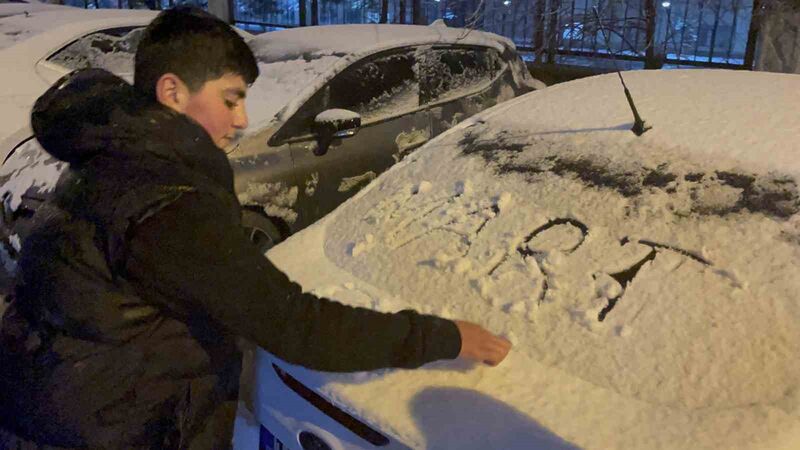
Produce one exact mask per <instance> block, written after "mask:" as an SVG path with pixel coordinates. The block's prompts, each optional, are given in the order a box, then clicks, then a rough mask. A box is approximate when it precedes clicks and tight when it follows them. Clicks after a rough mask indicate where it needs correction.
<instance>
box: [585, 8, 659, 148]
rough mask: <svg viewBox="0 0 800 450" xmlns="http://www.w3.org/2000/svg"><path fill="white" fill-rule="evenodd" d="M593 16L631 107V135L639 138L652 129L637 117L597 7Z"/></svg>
mask: <svg viewBox="0 0 800 450" xmlns="http://www.w3.org/2000/svg"><path fill="white" fill-rule="evenodd" d="M592 9H594V15H595V17H597V24H598V26H599V27H600V32H601V33H603V39H605V41H606V49H607V50H608V52H609V53H610V54H611V61H612V62H613V63H614V68H615V69H616V70H617V75H619V81H621V82H622V88H623V89H624V90H625V98H627V99H628V105H630V107H631V111H633V128H631V131H633V134H635V135H636V136H641V135H643V134H644V133H645V131H647V130H649V129H651V128H653V127H651V126H647V125H645V121H644V120H642V117H641V116H640V115H639V111H638V110H637V109H636V105H635V104H634V103H633V96H632V95H631V91H630V90H628V86H627V85H626V84H625V80H624V79H623V78H622V70H620V68H619V66H618V65H617V55H616V54H615V53H614V52H613V51H612V50H611V39H610V37H609V36H608V34H606V30H605V27H604V26H603V20H602V19H601V18H600V12H598V11H597V6H593V7H592Z"/></svg>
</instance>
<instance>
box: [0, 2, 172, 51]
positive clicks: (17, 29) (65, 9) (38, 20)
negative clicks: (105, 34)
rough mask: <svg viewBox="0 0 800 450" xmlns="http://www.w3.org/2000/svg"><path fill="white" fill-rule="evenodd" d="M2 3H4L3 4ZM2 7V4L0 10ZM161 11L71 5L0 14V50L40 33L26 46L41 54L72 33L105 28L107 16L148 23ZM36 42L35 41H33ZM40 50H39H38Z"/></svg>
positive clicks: (135, 22)
mask: <svg viewBox="0 0 800 450" xmlns="http://www.w3.org/2000/svg"><path fill="white" fill-rule="evenodd" d="M0 6H2V5H0ZM1 13H2V8H0V14H1ZM157 14H158V11H150V10H129V9H82V8H74V7H69V6H57V7H56V8H44V9H41V10H34V11H31V12H30V13H29V14H27V15H25V14H24V13H23V14H15V15H11V16H8V17H0V50H3V49H7V48H9V47H11V46H13V45H15V44H18V43H20V42H23V41H27V40H29V39H31V38H33V37H39V39H38V42H37V43H36V45H32V46H30V47H28V48H26V51H27V52H31V51H33V52H34V53H33V54H32V55H31V57H36V56H38V57H41V56H42V55H41V54H40V53H41V51H48V50H50V49H51V48H50V47H51V46H52V45H53V44H56V45H57V44H59V43H62V42H65V41H66V42H69V40H70V39H71V38H74V37H73V36H75V37H77V36H79V35H81V34H82V33H84V32H86V33H89V32H91V31H93V30H95V29H102V28H105V26H104V25H103V21H104V20H109V21H110V22H109V24H110V25H112V26H116V22H117V21H119V20H124V19H129V20H132V21H133V23H134V24H139V23H142V24H147V22H148V21H149V20H152V19H153V18H155V16H156V15H157ZM32 44H33V43H32ZM37 49H38V50H40V51H39V52H36V50H37Z"/></svg>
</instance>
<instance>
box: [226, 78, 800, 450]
mask: <svg viewBox="0 0 800 450" xmlns="http://www.w3.org/2000/svg"><path fill="white" fill-rule="evenodd" d="M624 78H625V81H626V82H627V84H628V86H629V88H630V91H631V92H632V96H633V98H634V100H635V102H636V107H637V108H638V111H639V113H640V114H641V115H642V117H643V119H644V120H645V121H646V124H647V125H649V126H652V128H651V129H650V130H648V131H646V132H645V133H644V134H643V135H641V136H640V137H637V136H636V135H635V134H634V133H633V132H631V128H632V125H633V115H632V110H631V108H630V107H629V105H628V102H627V101H626V98H625V95H624V93H623V88H622V86H621V85H620V80H619V78H618V76H617V74H610V75H603V76H598V77H592V78H586V79H582V80H578V81H573V82H570V83H565V84H560V85H556V86H553V87H549V88H547V89H545V90H542V91H538V92H534V93H531V94H527V95H525V96H522V97H519V98H517V99H515V100H512V101H509V102H507V103H505V104H502V105H498V106H497V107H495V108H493V109H491V110H489V111H486V112H484V113H481V114H479V115H476V116H474V117H473V118H471V119H469V120H467V121H465V122H462V123H461V124H460V125H459V126H457V127H455V128H453V129H451V130H450V131H449V132H447V133H444V134H443V135H441V136H439V137H438V138H437V139H435V140H432V141H431V142H429V143H428V144H426V145H425V146H424V147H422V148H420V149H419V150H417V151H416V152H415V153H413V154H412V155H411V156H409V157H408V158H406V159H405V160H404V161H403V162H401V163H400V164H398V165H395V166H394V167H393V168H392V169H390V170H389V171H387V172H386V173H384V174H383V175H382V176H380V177H378V178H377V179H376V180H375V181H373V182H372V183H371V184H370V185H369V186H368V187H367V188H365V189H363V190H362V191H361V192H359V194H358V195H356V196H355V197H353V198H352V199H350V200H349V201H347V202H345V203H344V204H342V205H341V206H340V207H339V208H338V209H336V210H335V211H334V212H333V213H331V214H329V215H328V216H326V217H325V218H324V219H322V220H321V221H319V222H317V223H316V224H314V225H312V226H311V227H309V228H307V229H305V230H303V231H302V232H300V233H298V234H296V235H294V236H292V237H290V238H289V239H288V240H287V241H286V242H284V243H282V244H279V245H278V246H276V247H275V248H273V249H272V250H271V251H270V252H269V253H268V254H267V255H268V257H269V258H270V259H271V260H272V261H273V262H275V263H276V264H277V265H278V266H279V267H280V268H281V269H283V270H284V271H286V273H287V274H288V275H289V277H290V278H292V279H294V280H295V281H297V282H299V283H300V284H302V286H303V287H304V289H306V290H309V291H312V292H315V293H317V294H319V295H322V296H326V297H329V298H333V299H336V300H339V301H341V302H343V303H347V304H351V305H359V306H367V307H371V308H375V309H378V310H383V311H396V310H402V309H406V308H414V309H417V310H419V311H422V312H425V313H434V314H438V315H441V316H445V317H451V318H459V319H466V320H472V321H475V322H478V323H480V324H482V325H484V326H485V327H487V328H488V329H490V330H492V331H494V332H496V333H499V334H501V335H504V336H506V337H508V338H509V339H510V340H511V341H512V343H513V344H514V347H513V349H512V350H511V353H510V354H509V356H508V358H507V359H506V360H505V361H504V362H502V363H501V364H500V365H499V366H498V367H495V368H491V367H486V366H482V365H476V366H473V365H469V364H465V363H463V362H459V361H451V362H439V363H435V364H429V365H427V366H425V367H423V368H421V369H418V370H385V371H379V372H373V373H357V374H329V373H320V372H314V371H311V370H307V369H304V368H301V367H297V366H293V365H291V364H288V363H286V362H283V361H281V360H279V359H278V358H276V357H274V356H272V355H270V354H269V353H267V352H265V351H263V350H259V351H257V352H256V353H255V356H254V358H253V361H252V365H251V369H250V371H249V372H248V373H249V374H250V376H251V377H252V378H253V385H252V387H251V388H250V389H249V390H247V389H246V390H245V391H244V393H245V397H244V401H243V403H242V405H241V408H240V417H239V420H238V421H237V433H236V438H235V443H236V448H237V450H250V449H252V450H255V449H259V448H262V449H263V448H268V449H269V448H288V449H329V448H330V449H373V448H386V449H397V448H414V449H422V448H427V449H437V450H439V449H460V450H467V449H505V450H513V449H576V448H581V449H589V450H591V449H598V450H605V449H617V450H621V449H633V450H641V449H676V450H685V449H725V450H731V449H750V450H756V449H759V450H761V449H786V450H788V449H797V448H800V359H799V358H798V355H799V354H800V326H798V323H800V297H798V292H800V276H798V269H800V213H799V211H800V192H799V191H798V182H799V181H800V146H798V136H800V76H798V75H785V74H769V73H752V72H743V71H717V70H691V71H679V70H676V71H640V72H626V73H625V75H624ZM259 439H260V444H259Z"/></svg>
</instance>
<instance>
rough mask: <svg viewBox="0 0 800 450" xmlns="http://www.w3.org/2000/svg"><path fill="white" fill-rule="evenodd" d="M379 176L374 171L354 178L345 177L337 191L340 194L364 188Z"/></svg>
mask: <svg viewBox="0 0 800 450" xmlns="http://www.w3.org/2000/svg"><path fill="white" fill-rule="evenodd" d="M375 177H377V174H376V173H375V172H373V171H372V170H370V171H367V172H365V173H362V174H361V175H356V176H354V177H344V178H342V181H341V182H340V183H339V187H338V188H337V189H336V190H337V191H339V192H347V191H351V190H353V189H355V188H356V187H358V186H364V185H366V184H367V183H369V182H370V181H372V180H374V179H375Z"/></svg>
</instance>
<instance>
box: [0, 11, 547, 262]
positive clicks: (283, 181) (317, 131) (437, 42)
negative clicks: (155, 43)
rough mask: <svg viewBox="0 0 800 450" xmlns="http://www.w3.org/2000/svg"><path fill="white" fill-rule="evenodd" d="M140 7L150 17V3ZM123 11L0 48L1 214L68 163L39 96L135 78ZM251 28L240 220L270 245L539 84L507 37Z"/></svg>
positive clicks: (236, 158) (20, 206)
mask: <svg viewBox="0 0 800 450" xmlns="http://www.w3.org/2000/svg"><path fill="white" fill-rule="evenodd" d="M45 14H46V13H40V14H37V15H38V16H39V17H40V18H41V17H42V16H44V15H45ZM142 14H143V15H142V16H141V17H142V23H146V22H147V21H149V20H150V19H151V18H152V14H153V13H152V12H147V11H145V12H143V13H142ZM125 17H126V18H125V19H105V20H103V21H98V22H96V24H94V22H93V25H92V28H91V29H89V28H90V27H89V25H88V23H87V22H85V21H82V22H80V23H79V24H70V25H68V26H63V27H60V28H57V29H56V30H53V31H51V32H48V33H42V34H40V35H38V36H35V37H31V38H29V39H27V40H25V41H23V42H19V43H17V44H15V45H13V46H11V47H10V48H8V49H6V50H3V51H0V64H2V69H0V80H7V79H11V80H14V82H5V81H4V82H3V83H2V84H0V86H2V87H0V90H2V89H4V90H5V91H0V98H2V99H3V101H4V103H5V104H6V106H4V107H3V113H2V117H3V118H4V120H3V121H0V122H2V125H0V136H3V135H11V137H7V138H6V139H5V141H4V142H2V143H0V158H2V161H3V166H2V167H0V184H2V186H3V187H2V189H1V191H0V197H2V198H3V199H4V202H3V203H4V209H5V217H6V218H18V217H28V216H30V215H31V214H32V211H34V210H35V209H36V207H37V204H38V203H39V202H40V201H41V199H42V198H43V197H44V196H46V195H47V194H48V192H50V190H51V188H52V186H53V185H54V180H55V179H56V178H57V176H58V174H59V173H60V172H61V171H62V170H64V168H65V167H66V165H65V164H63V163H60V162H58V161H55V160H53V159H52V158H50V157H49V156H48V155H47V154H46V153H45V152H43V151H42V149H41V147H40V146H39V144H38V142H36V140H35V139H33V137H32V133H31V131H30V128H29V126H28V125H27V122H28V120H29V119H28V117H29V110H30V106H31V105H32V104H33V102H34V101H35V99H36V97H37V96H38V95H39V94H41V93H42V92H43V91H44V89H45V88H46V87H47V86H48V85H49V84H50V83H52V82H54V81H55V80H56V79H57V78H58V77H59V76H61V75H63V74H64V73H67V72H68V71H70V70H72V69H75V68H78V67H86V66H92V67H102V68H106V69H108V70H110V71H112V72H114V73H117V74H120V75H122V76H124V77H128V78H129V79H130V74H131V72H132V70H133V69H132V68H133V55H134V53H135V47H136V44H137V42H138V37H139V31H140V28H133V29H132V28H131V27H123V28H120V27H122V22H123V21H124V20H129V19H128V16H125ZM2 20H3V19H0V29H2V26H3V25H2ZM25 20H28V19H25ZM48 20H49V19H48ZM42 21H44V19H42ZM78 28H80V32H78ZM101 28H102V29H101ZM242 33H244V32H242ZM76 39H77V40H76ZM247 41H248V43H249V44H250V45H251V47H252V48H253V50H254V53H255V54H256V57H257V59H258V63H259V67H260V71H261V75H260V76H259V77H258V79H257V80H256V82H255V83H254V84H253V86H252V87H251V89H250V91H249V93H248V100H247V108H248V114H249V117H250V126H249V128H248V130H247V131H246V132H245V133H244V135H243V136H242V137H241V139H240V140H239V143H238V145H237V146H236V147H233V148H232V149H230V150H231V152H230V153H229V158H230V161H231V164H232V166H233V168H234V172H235V175H236V189H237V193H238V195H239V199H240V201H241V202H242V204H243V206H244V207H245V211H244V217H243V220H244V222H245V225H246V226H247V228H248V229H249V230H250V234H251V237H252V239H253V240H254V241H255V242H256V244H257V245H259V246H261V247H262V248H264V249H266V248H268V247H270V246H271V245H273V243H274V242H277V241H279V240H281V239H283V238H284V237H285V236H287V235H289V234H291V233H292V232H295V231H297V230H299V229H302V228H303V227H305V226H307V225H308V224H310V223H312V222H314V221H315V220H317V219H318V218H320V217H322V216H323V215H324V214H326V213H327V212H329V211H331V210H332V209H333V208H334V207H336V206H337V205H338V204H340V203H341V202H342V201H344V200H345V199H347V198H349V197H350V196H352V195H353V194H355V193H356V192H357V191H358V189H360V188H361V187H363V186H364V185H366V184H367V183H368V182H369V181H371V180H372V179H374V178H375V176H376V175H377V174H378V173H380V172H382V171H383V170H385V169H386V168H388V167H389V166H391V165H392V164H394V163H395V162H397V161H399V160H400V159H401V158H402V157H403V156H405V155H406V154H408V153H409V152H411V151H412V150H414V149H416V148H417V147H419V146H420V145H422V144H424V143H425V142H427V141H428V140H429V139H430V138H431V137H432V136H435V135H437V134H439V133H441V132H442V131H444V130H446V129H448V128H449V127H451V126H453V125H455V124H456V123H457V122H458V121H460V120H462V119H464V118H466V117H468V116H470V115H472V114H474V113H476V112H478V111H481V110H483V109H486V108H488V107H490V106H493V105H495V104H497V103H499V102H501V101H504V100H507V99H510V98H512V97H514V96H517V95H520V94H522V93H526V92H529V91H531V90H533V89H535V88H536V87H543V84H541V83H539V82H537V81H536V80H534V79H533V78H532V77H531V76H530V74H529V73H528V72H527V70H526V68H525V66H524V64H523V63H522V61H521V59H520V57H519V55H518V54H517V53H516V50H515V47H514V44H513V43H511V42H510V41H509V40H507V39H505V38H502V37H500V36H497V35H493V34H489V33H482V32H479V31H469V30H461V29H452V28H447V27H446V26H443V25H440V24H437V25H433V26H411V25H408V26H403V25H344V26H323V27H308V28H301V29H292V30H284V31H277V32H272V33H266V34H263V35H260V36H257V37H255V38H252V39H247ZM56 42H58V43H59V44H58V45H56ZM70 42H71V43H70ZM67 43H69V45H67ZM59 45H60V47H59ZM31 48H35V49H36V52H33V51H32V50H31ZM45 48H47V50H44V49H45ZM25 80H28V81H25ZM17 84H19V85H20V86H24V87H25V88H17V87H16V85H17ZM34 85H35V86H34ZM28 86H32V87H31V88H28ZM16 129H19V131H16V132H12V130H16ZM0 141H2V137H0ZM5 227H6V230H7V231H6V236H5V238H2V239H0V240H2V241H4V242H6V247H7V248H9V251H11V249H10V247H11V246H13V245H11V244H9V242H10V241H9V238H10V237H11V236H15V235H19V234H20V233H19V232H18V231H15V227H17V226H16V225H15V224H13V223H8V222H6V223H5ZM23 234H24V233H23ZM0 278H2V276H0Z"/></svg>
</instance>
